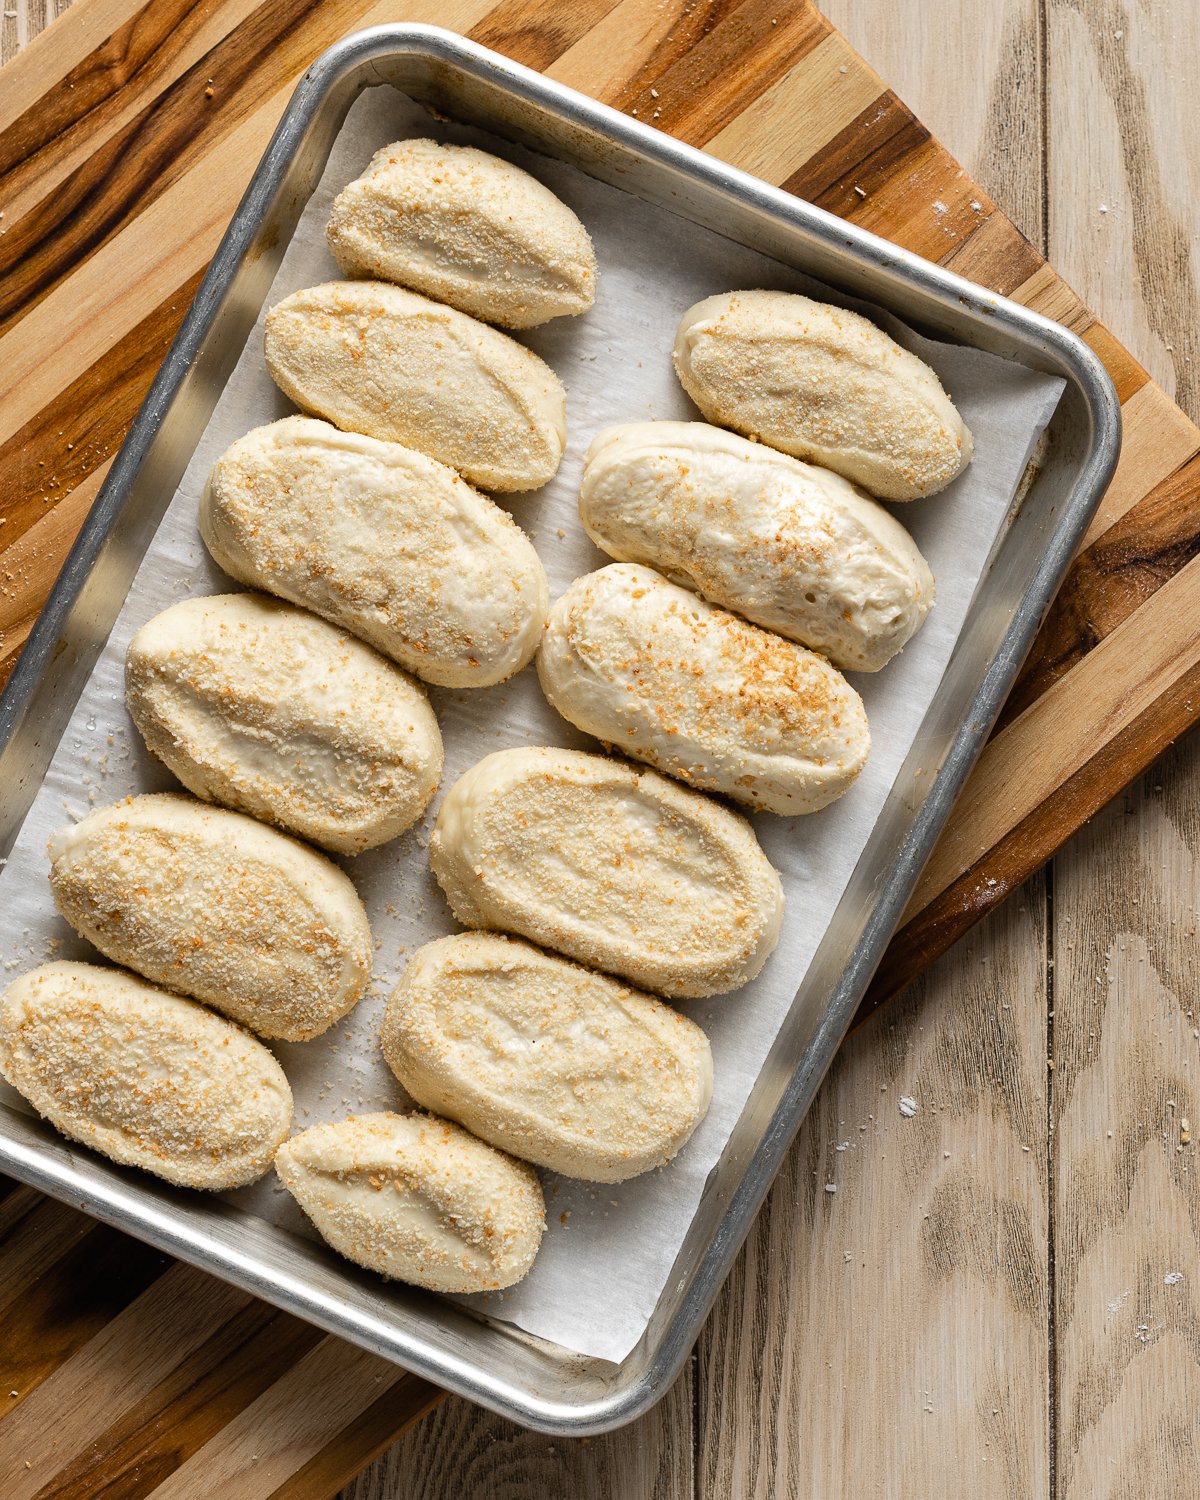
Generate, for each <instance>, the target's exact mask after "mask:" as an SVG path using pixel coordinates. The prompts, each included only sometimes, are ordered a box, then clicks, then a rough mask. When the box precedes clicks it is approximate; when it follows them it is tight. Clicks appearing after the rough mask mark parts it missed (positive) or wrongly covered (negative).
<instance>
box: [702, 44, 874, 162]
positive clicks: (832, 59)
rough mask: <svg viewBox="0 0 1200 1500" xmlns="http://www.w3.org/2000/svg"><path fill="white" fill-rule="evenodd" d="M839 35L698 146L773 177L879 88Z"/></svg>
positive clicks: (812, 149) (811, 150) (829, 136)
mask: <svg viewBox="0 0 1200 1500" xmlns="http://www.w3.org/2000/svg"><path fill="white" fill-rule="evenodd" d="M853 61H854V55H853V52H852V51H851V49H850V48H849V47H848V46H847V44H846V41H845V38H844V37H841V36H839V35H838V33H837V32H833V33H831V34H830V35H829V36H827V37H826V38H825V40H824V41H823V42H821V43H820V44H819V45H818V46H816V47H814V48H813V50H812V51H811V52H810V53H809V54H808V55H807V56H806V57H803V58H801V59H800V61H799V62H798V63H797V64H796V65H795V67H794V68H792V69H791V70H790V71H789V72H788V73H786V74H785V75H784V77H783V78H781V79H780V80H779V82H778V83H777V84H775V86H774V87H773V88H770V89H768V90H767V91H766V93H765V94H763V95H761V96H760V97H759V98H758V99H756V100H755V101H754V103H753V104H751V105H750V107H749V108H748V109H745V110H743V111H742V113H741V114H740V115H739V116H738V117H737V119H736V120H734V121H733V123H732V124H730V125H726V127H725V128H724V129H723V130H720V131H718V132H717V134H716V135H714V136H713V137H712V139H711V140H710V141H707V142H706V143H705V147H704V149H705V150H706V151H708V152H710V153H711V154H712V155H713V156H718V157H720V159H721V160H722V161H727V162H729V163H731V164H732V165H733V166H735V167H740V168H741V169H742V171H743V172H751V173H753V174H754V176H756V177H761V178H763V179H764V181H766V182H773V183H779V182H783V181H784V180H785V178H786V177H787V176H788V175H789V174H790V173H791V172H792V171H794V170H795V168H796V166H797V164H798V163H799V162H801V161H803V160H804V158H805V156H807V155H814V154H815V153H816V151H818V150H819V149H820V148H821V147H822V146H825V145H827V144H828V143H829V142H830V141H831V140H833V138H834V136H836V135H837V134H838V133H839V132H840V131H842V130H844V129H845V128H846V126H847V125H849V124H850V123H851V121H852V120H854V119H855V117H856V116H858V115H859V114H861V113H862V111H863V110H864V109H866V108H867V107H868V106H869V105H871V104H872V103H874V101H875V100H876V99H877V98H878V97H879V95H880V93H881V92H882V91H883V89H882V85H881V84H880V82H879V80H878V79H877V78H876V77H875V76H874V75H873V74H871V73H870V72H869V71H868V70H867V69H865V68H855V69H854V70H853V71H852V70H851V67H850V64H851V63H852V62H853Z"/></svg>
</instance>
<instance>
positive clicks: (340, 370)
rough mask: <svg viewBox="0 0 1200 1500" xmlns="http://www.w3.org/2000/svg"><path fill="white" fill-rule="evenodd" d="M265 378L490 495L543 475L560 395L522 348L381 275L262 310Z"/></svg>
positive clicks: (559, 427) (562, 426) (549, 374)
mask: <svg viewBox="0 0 1200 1500" xmlns="http://www.w3.org/2000/svg"><path fill="white" fill-rule="evenodd" d="M263 353H264V356H265V359H266V364H267V369H268V371H269V372H270V375H271V378H272V379H273V380H274V381H275V384H276V385H277V386H278V387H279V388H280V390H281V391H283V393H284V394H285V395H286V396H290V397H291V399H292V400H293V401H295V403H296V404H297V406H300V407H302V408H303V409H304V410H305V411H307V412H310V413H312V414H313V415H314V416H318V417H325V418H326V419H327V420H328V421H330V422H332V423H333V424H334V425H335V426H337V427H341V428H344V429H346V430H347V431H350V432H361V433H364V434H365V435H366V436H367V437H373V438H379V439H381V440H382V441H384V442H392V443H403V444H404V445H405V446H406V447H410V448H416V449H418V450H419V451H420V452H422V453H427V454H428V455H429V456H430V458H436V459H438V460H439V461H440V462H441V463H444V464H449V466H450V467H451V468H452V469H457V470H458V472H459V473H460V474H461V475H462V476H463V478H464V479H468V480H470V482H471V483H472V484H477V485H479V486H480V488H482V489H485V490H493V491H509V490H533V489H537V488H538V487H539V486H540V485H543V484H545V483H546V482H547V480H549V479H552V478H553V477H554V474H555V472H556V471H557V469H558V465H559V462H560V460H561V459H562V455H563V448H564V446H565V445H566V433H567V426H566V393H565V392H564V390H563V387H562V382H561V381H560V380H559V378H558V376H557V375H556V374H555V373H554V371H553V370H552V369H551V368H550V366H549V365H548V364H546V363H545V361H544V360H541V359H539V358H538V356H537V355H536V354H534V352H533V351H532V350H531V349H527V348H526V347H525V345H524V344H519V343H517V341H516V339H513V338H510V337H509V336H508V335H507V334H505V333H500V332H499V331H498V330H497V329H495V328H490V327H489V326H488V325H487V324H486V323H480V322H479V321H478V320H477V319H475V318H471V317H468V316H467V314H466V313H461V312H458V311H456V310H455V309H454V308H452V307H446V306H444V305H443V304H442V303H440V302H431V301H430V300H429V298H428V297H422V296H420V295H418V293H416V292H408V291H405V290H404V288H403V287H398V286H392V285H391V283H389V282H384V281H330V282H326V283H325V284H324V285H322V286H313V287H306V288H304V290H302V291H298V292H293V293H292V294H291V296H289V297H285V298H284V299H283V301H282V302H278V303H276V304H275V306H274V307H273V308H272V309H271V311H270V312H269V313H268V314H267V320H266V333H265V337H264V341H263Z"/></svg>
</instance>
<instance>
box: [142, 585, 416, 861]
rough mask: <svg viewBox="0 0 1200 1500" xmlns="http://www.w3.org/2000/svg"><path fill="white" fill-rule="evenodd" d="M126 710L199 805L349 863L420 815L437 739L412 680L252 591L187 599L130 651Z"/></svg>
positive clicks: (145, 629) (158, 618)
mask: <svg viewBox="0 0 1200 1500" xmlns="http://www.w3.org/2000/svg"><path fill="white" fill-rule="evenodd" d="M125 701H126V703H127V705H128V708H129V712H130V715H131V717H132V718H133V722H134V723H135V724H136V725H137V728H138V730H139V731H140V733H141V735H142V738H143V739H144V740H145V741H146V746H147V748H148V749H149V750H150V752H151V753H152V754H153V755H156V756H157V757H158V759H159V760H161V761H162V762H163V763H164V764H165V765H166V766H167V767H169V769H170V770H171V771H173V772H174V774H175V775H176V776H178V777H179V779H180V781H182V782H183V784H184V786H186V787H187V789H188V790H189V791H190V792H194V793H195V794H196V796H198V797H203V798H205V800H206V801H210V802H220V803H224V804H225V805H227V806H230V807H234V808H237V809H239V810H240V811H242V812H247V813H250V814H251V815H252V816H253V817H256V818H261V819H263V821H265V822H268V823H275V824H277V825H279V826H280V827H283V828H286V829H288V830H289V831H290V832H292V833H298V834H299V835H300V836H301V837H302V838H307V839H311V840H312V842H313V843H315V844H320V845H321V846H322V847H323V848H326V849H332V850H335V851H337V852H338V853H342V854H358V853H361V851H362V850H364V849H370V848H372V847H373V846H374V845H376V844H382V843H384V842H386V841H387V840H388V839H393V838H395V837H396V836H397V835H398V834H400V833H403V832H404V830H405V829H406V828H409V827H411V825H412V824H413V823H415V822H416V820H417V819H418V818H419V817H420V816H421V814H422V813H423V812H424V810H425V808H426V806H427V805H428V803H429V799H430V798H431V797H432V796H433V793H434V791H435V790H436V788H437V784H438V779H439V777H440V776H441V772H442V737H441V732H440V731H439V729H438V725H437V720H436V719H435V718H434V715H433V710H432V708H430V706H429V700H428V699H427V698H426V696H425V693H424V691H423V689H422V688H421V687H420V685H419V684H418V683H416V682H414V681H413V680H412V678H411V677H409V676H408V675H407V674H406V673H404V672H402V671H401V670H400V668H399V667H398V666H396V665H395V664H394V663H393V662H390V661H388V660H387V659H386V658H385V657H382V656H380V655H379V653H378V652H377V651H373V650H372V649H371V647H370V646H366V645H364V644H363V643H362V642H361V641H358V640H355V639H354V638H353V636H348V635H346V634H345V633H344V632H343V631H341V630H339V629H338V628H337V627H336V626H334V625H330V624H328V623H327V622H326V621H324V620H319V619H318V618H317V617H316V616H315V615H310V614H309V613H307V611H305V610H302V609H296V608H294V607H293V606H292V605H290V604H281V603H279V602H277V601H276V600H274V599H268V598H266V597H265V596H264V595H262V594H220V595H217V596H215V597H213V598H208V599H185V600H184V601H183V602H182V603H180V604H173V605H172V606H171V608H170V609H166V610H164V611H163V612H162V614H159V615H155V617H154V618H153V619H152V620H150V621H149V622H148V623H147V624H145V625H143V626H142V628H141V629H140V630H139V631H138V632H137V634H136V635H135V636H134V638H133V640H132V641H130V643H129V650H128V653H127V655H126V658H125Z"/></svg>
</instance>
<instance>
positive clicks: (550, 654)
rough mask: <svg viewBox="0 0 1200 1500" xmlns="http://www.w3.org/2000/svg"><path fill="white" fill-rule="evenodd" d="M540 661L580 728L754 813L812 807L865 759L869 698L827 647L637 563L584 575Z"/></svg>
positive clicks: (562, 603)
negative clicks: (789, 635) (833, 662)
mask: <svg viewBox="0 0 1200 1500" xmlns="http://www.w3.org/2000/svg"><path fill="white" fill-rule="evenodd" d="M537 666H538V676H539V678H540V680H541V684H542V689H543V691H544V692H545V694H546V697H547V698H548V699H549V701H550V703H551V704H552V706H553V707H554V708H555V709H557V710H558V712H559V713H560V714H562V716H563V718H565V719H567V720H568V721H569V722H570V723H572V724H574V725H575V726H576V728H578V729H582V730H583V731H584V732H585V733H586V734H593V735H595V736H596V738H597V739H599V740H602V741H604V742H605V743H606V744H611V745H613V746H615V747H619V748H620V749H621V750H622V751H623V752H624V753H625V754H626V755H631V756H632V757H633V758H634V759H635V760H643V761H646V762H647V763H648V764H649V765H652V766H654V767H655V768H656V769H658V770H660V771H665V772H667V773H668V774H669V775H672V776H675V777H677V778H678V779H680V780H681V781H684V782H686V783H687V784H688V785H689V786H692V787H698V788H701V789H702V790H704V791H713V792H721V793H723V794H724V795H725V796H727V797H731V798H733V800H734V801H736V802H741V803H743V804H744V805H745V806H747V807H751V808H754V809H756V810H759V811H764V812H773V813H782V814H795V813H812V812H817V811H819V810H820V809H821V808H823V807H826V806H828V805H829V803H831V802H833V801H834V800H835V799H836V798H838V797H840V796H842V795H843V794H844V793H845V792H846V791H847V790H848V789H849V788H850V786H851V785H852V784H853V782H854V780H855V778H856V777H857V776H858V774H859V772H860V771H861V770H862V768H863V765H864V764H865V763H866V759H867V753H868V750H869V748H870V734H869V732H868V728H867V716H866V713H865V711H864V709H863V705H862V699H861V698H860V697H859V696H858V694H857V693H856V692H855V691H854V689H853V688H852V687H851V686H850V684H849V683H848V682H847V681H846V679H845V678H844V677H843V676H842V675H841V674H840V673H839V672H837V671H835V669H834V668H833V667H831V666H830V665H829V663H828V662H827V661H826V660H825V659H824V657H821V656H817V655H816V654H815V652H812V651H807V650H805V648H804V647H803V646H797V645H795V644H794V643H793V642H791V641H785V640H784V639H782V637H780V636H777V635H772V634H771V633H770V632H769V631H766V630H760V629H759V628H758V626H757V625H750V624H748V623H747V622H746V621H745V620H742V619H739V618H738V617H737V616H736V615H732V614H730V613H728V611H726V610H723V609H718V608H717V606H716V605H714V604H709V603H708V602H707V601H706V600H704V599H701V598H700V597H699V596H698V595H696V594H693V593H692V592H690V591H689V590H688V589H684V588H680V587H679V585H678V584H674V583H668V582H667V580H666V579H665V578H662V577H660V575H659V574H657V573H655V572H653V571H652V570H651V569H650V568H643V567H641V566H639V565H638V564H636V563H611V564H610V565H609V566H608V567H606V568H601V569H600V570H599V572H596V573H589V574H587V575H586V576H585V577H583V578H578V579H576V580H575V582H574V583H573V584H572V585H571V586H570V588H569V589H568V590H567V591H566V593H565V594H563V596H562V598H561V599H559V600H558V601H557V603H556V604H555V605H554V607H553V608H552V609H551V611H550V620H549V623H548V624H547V626H546V633H545V635H544V636H543V638H542V645H541V648H540V650H539V651H538V658H537Z"/></svg>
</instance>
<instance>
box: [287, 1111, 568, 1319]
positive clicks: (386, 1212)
mask: <svg viewBox="0 0 1200 1500" xmlns="http://www.w3.org/2000/svg"><path fill="white" fill-rule="evenodd" d="M275 1170H276V1172H277V1173H278V1174H279V1180H280V1181H281V1182H282V1183H283V1185H284V1187H285V1188H287V1190H288V1192H289V1193H291V1195H292V1197H293V1198H295V1200H296V1202H297V1203H298V1204H299V1205H300V1207H301V1208H302V1209H303V1210H304V1212H305V1213H306V1214H307V1215H308V1217H309V1218H310V1219H311V1220H312V1222H313V1224H314V1225H315V1226H316V1228H317V1229H318V1230H319V1231H320V1233H321V1235H322V1237H323V1238H324V1239H325V1240H326V1241H327V1242H328V1243H329V1244H330V1245H332V1246H333V1248H334V1249H335V1250H336V1251H338V1252H339V1254H341V1255H344V1256H346V1258H347V1259H348V1260H352V1261H354V1262H355V1263H356V1264H357V1265H360V1266H366V1267H367V1269H368V1270H371V1271H378V1272H380V1274H381V1275H384V1276H393V1277H395V1278H396V1279H397V1280H398V1281H409V1282H412V1283H413V1285H414V1286H423V1287H427V1288H428V1289H429V1290H430V1291H433V1292H490V1291H497V1290H499V1289H500V1288H501V1287H506V1286H512V1285H513V1283H514V1282H517V1281H520V1280H521V1278H522V1277H523V1276H524V1275H526V1274H527V1272H528V1271H529V1268H530V1266H532V1265H533V1260H534V1256H536V1255H537V1252H538V1245H539V1243H540V1242H541V1238H542V1231H543V1230H544V1229H545V1225H546V1209H545V1204H544V1202H543V1200H542V1189H541V1186H540V1184H539V1183H538V1180H537V1176H536V1175H535V1174H534V1173H533V1172H532V1171H531V1170H530V1168H529V1167H527V1166H525V1165H524V1164H523V1163H521V1162H518V1161H513V1159H512V1157H510V1156H505V1155H504V1154H503V1153H502V1152H500V1151H494V1150H493V1149H492V1148H491V1146H487V1145H485V1144H484V1143H483V1142H482V1141H478V1140H476V1139H475V1137H474V1136H473V1135H468V1133H467V1132H466V1131H465V1130H461V1129H460V1128H459V1127H458V1126H457V1125H452V1124H450V1123H449V1121H447V1120H438V1119H435V1118H434V1117H433V1116H432V1115H394V1114H373V1115H356V1116H351V1118H350V1119H347V1120H339V1121H337V1122H336V1123H334V1124H329V1125H314V1126H313V1128H312V1129H311V1130H305V1131H302V1132H301V1133H300V1134H299V1135H294V1136H293V1137H292V1138H291V1140H290V1141H286V1142H285V1143H284V1144H283V1145H282V1146H280V1148H279V1151H278V1152H277V1154H276V1157H275Z"/></svg>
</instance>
